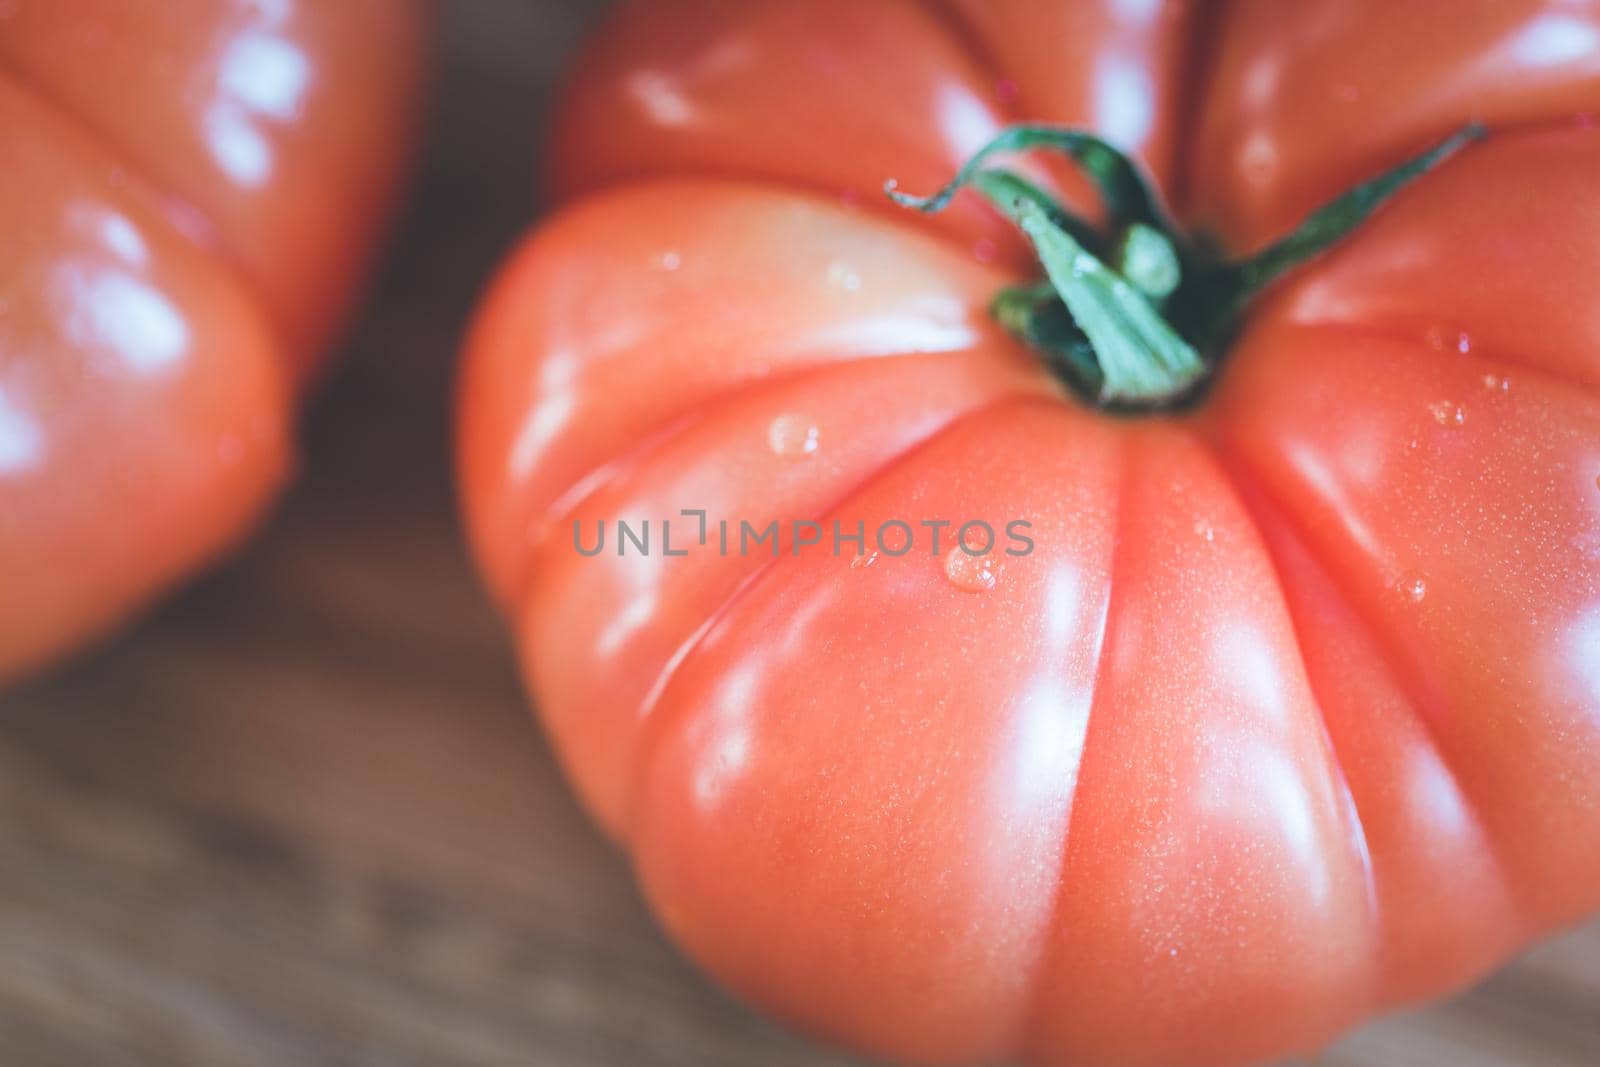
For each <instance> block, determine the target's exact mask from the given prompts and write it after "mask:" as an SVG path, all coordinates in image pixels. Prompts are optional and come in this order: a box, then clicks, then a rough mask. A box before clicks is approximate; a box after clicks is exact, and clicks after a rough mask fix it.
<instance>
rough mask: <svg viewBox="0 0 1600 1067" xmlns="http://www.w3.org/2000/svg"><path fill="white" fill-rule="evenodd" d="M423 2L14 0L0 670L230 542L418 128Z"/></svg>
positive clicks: (0, 434)
mask: <svg viewBox="0 0 1600 1067" xmlns="http://www.w3.org/2000/svg"><path fill="white" fill-rule="evenodd" d="M423 16H424V9H423V5H422V3H420V2H418V0H348V2H344V0H341V2H340V3H310V2H306V0H264V2H250V3H243V2H237V0H163V2H162V3H159V4H143V3H128V2H126V0H72V2H70V3H64V2H61V0H7V2H5V3H3V4H0V161H3V163H0V679H4V678H7V677H10V676H13V675H15V674H17V673H19V672H21V671H24V670H27V669H30V668H33V667H37V666H39V665H41V664H43V663H45V662H48V661H49V660H51V659H53V658H54V657H56V656H58V655H60V654H62V653H63V652H65V651H67V650H68V649H70V648H71V647H73V646H74V645H76V644H78V643H81V642H82V641H84V640H86V639H88V638H91V637H93V636H95V635H96V634H98V633H100V632H102V631H103V630H105V629H107V628H108V627H110V626H111V625H113V624H115V623H116V622H118V621H120V620H121V619H123V618H125V617H126V616H127V615H129V614H130V613H131V612H133V611H135V610H136V609H138V608H139V607H140V606H142V605H143V604H144V603H146V602H147V601H148V600H150V599H151V598H152V597H153V596H155V595H156V594H157V593H159V592H160V591H161V590H162V589H164V588H165V587H166V586H168V585H169V584H170V583H172V582H173V581H174V580H176V579H177V578H178V577H180V576H182V575H183V574H185V573H187V572H189V571H192V570H193V569H195V568H196V567H198V566H200V565H201V564H203V563H204V562H206V561H207V560H208V559H209V558H211V557H213V556H215V555H217V554H218V553H220V552H221V551H223V550H224V549H225V548H227V547H228V546H229V545H230V544H232V543H233V542H235V541H237V540H238V539H239V538H240V537H241V536H242V535H243V534H244V533H245V532H246V531H247V530H248V529H249V528H250V526H251V525H252V524H253V523H254V521H255V519H256V518H257V516H258V515H259V514H260V512H261V511H262V509H263V508H264V506H265V505H266V504H267V503H268V502H269V501H270V500H271V498H272V497H273V496H274V495H275V492H276V490H277V488H278V487H279V485H280V484H281V482H282V481H283V480H284V478H285V476H286V474H287V473H288V470H289V468H290V466H291V455H292V451H293V449H292V442H291V436H292V435H291V427H292V423H293V414H294V408H295V406H296V397H297V396H298V395H299V393H300V392H301V391H302V389H303V386H304V385H305V383H306V382H307V381H308V380H309V379H310V378H311V377H312V376H313V375H314V374H315V373H316V368H317V365H318V363H319V361H320V359H321V357H322V354H323V353H324V352H325V351H326V349H327V346H328V342H329V340H330V338H331V335H332V333H333V332H334V331H335V330H336V329H337V326H338V324H339V320H340V319H341V317H342V316H343V314H344V313H345V311H346V310H347V308H348V307H349V304H350V302H351V297H352V295H353V292H354V290H355V288H356V285H357V283H358V282H359V279H360V277H361V275H362V273H363V267H364V265H365V261H366V258H367V255H368V253H369V251H370V250H371V247H372V245H373V244H374V240H375V238H376V236H377V231H378V229H379V226H380V223H381V222H382V220H383V219H384V217H385V216H386V215H387V214H388V211H389V208H390V206H391V203H392V201H393V199H394V196H395V193H396V192H397V191H398V185H399V182H398V178H399V176H400V174H401V173H402V172H403V170H404V167H403V163H404V159H405V156H406V154H407V152H408V149H409V146H410V142H411V140H412V133H413V125H414V119H415V112H416V106H415V105H416V103H417V97H418V92H417V90H418V86H419V80H420V77H421V61H422V51H423V47H424V41H423V29H424V17H423Z"/></svg>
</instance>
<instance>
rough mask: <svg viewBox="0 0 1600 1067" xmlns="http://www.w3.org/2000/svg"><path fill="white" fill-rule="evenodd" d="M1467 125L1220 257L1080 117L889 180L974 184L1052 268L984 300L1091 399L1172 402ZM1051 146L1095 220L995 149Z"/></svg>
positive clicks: (1133, 408) (1001, 137)
mask: <svg viewBox="0 0 1600 1067" xmlns="http://www.w3.org/2000/svg"><path fill="white" fill-rule="evenodd" d="M1484 134H1485V131H1484V129H1483V127H1482V126H1479V125H1477V124H1472V125H1469V126H1466V127H1464V128H1463V129H1461V130H1459V131H1457V132H1456V133H1454V134H1452V135H1451V136H1450V137H1447V138H1446V139H1444V140H1443V141H1441V142H1439V143H1438V144H1436V145H1434V146H1433V147H1432V148H1430V149H1428V150H1427V151H1425V152H1422V153H1421V154H1419V155H1417V156H1414V157H1413V158H1411V159H1409V160H1407V161H1406V162H1404V163H1401V164H1400V165H1398V166H1396V167H1394V168H1393V169H1391V170H1389V171H1386V172H1385V173H1383V174H1380V175H1379V176H1377V177H1376V178H1373V179H1371V180H1369V181H1367V182H1364V183H1362V184H1360V185H1357V186H1355V187H1354V188H1352V189H1350V190H1349V191H1347V192H1345V193H1344V194H1343V195H1341V196H1338V197H1336V198H1335V199H1333V200H1331V201H1329V202H1328V203H1327V204H1325V205H1323V206H1322V207H1321V208H1319V209H1318V210H1316V211H1314V212H1312V213H1311V214H1310V215H1309V216H1307V218H1306V219H1305V220H1304V221H1303V222H1302V223H1301V224H1300V225H1299V226H1298V227H1296V228H1295V229H1294V230H1293V231H1292V232H1291V233H1289V234H1288V235H1287V236H1285V237H1283V238H1281V239H1279V240H1278V241H1276V242H1274V243H1273V244H1271V245H1269V246H1267V247H1266V248H1264V249H1262V250H1261V251H1260V252H1258V253H1256V254H1255V255H1253V256H1249V257H1247V258H1243V259H1228V258H1226V257H1224V256H1223V255H1222V254H1221V253H1220V252H1219V251H1218V250H1217V249H1216V248H1215V247H1214V246H1213V245H1212V244H1211V243H1209V242H1207V241H1205V240H1202V239H1197V238H1195V237H1193V236H1192V235H1189V234H1186V233H1185V232H1184V231H1182V230H1181V229H1179V227H1178V226H1177V225H1176V224H1175V223H1174V222H1173V221H1172V219H1171V217H1170V216H1169V215H1168V214H1167V212H1166V210H1165V209H1164V207H1163V206H1162V204H1161V200H1160V197H1159V194H1158V193H1157V191H1156V188H1155V186H1154V184H1153V183H1152V182H1151V181H1150V180H1149V179H1148V178H1147V177H1146V175H1145V174H1144V172H1143V170H1142V169H1141V168H1140V166H1139V164H1138V163H1137V162H1136V161H1135V160H1133V159H1131V158H1129V157H1128V156H1127V155H1126V154H1124V153H1123V152H1122V151H1120V150H1119V149H1117V148H1115V147H1113V146H1112V145H1110V144H1108V143H1107V142H1106V141H1104V140H1102V139H1101V138H1099V137H1097V136H1095V135H1094V134H1092V133H1088V132H1086V131H1083V130H1075V129H1071V128H1066V127H1058V126H1042V125H1033V124H1022V125H1015V126H1009V127H1007V128H1006V129H1004V130H1002V131H1001V132H1000V133H999V134H998V135H997V136H996V137H995V138H994V139H993V140H991V141H990V142H989V143H988V144H987V145H985V146H984V147H983V148H982V149H980V150H979V151H978V152H977V153H976V154H975V155H973V157H972V158H971V159H970V160H968V161H967V163H966V164H965V165H964V166H963V167H962V168H961V170H960V171H958V172H957V174H956V176H955V177H954V178H953V179H951V181H950V182H949V183H948V184H947V185H945V186H944V188H942V189H940V190H939V191H938V192H936V193H934V194H933V195H932V196H927V197H918V196H911V195H908V194H906V193H903V192H900V191H898V189H897V188H896V184H895V182H893V181H890V182H888V183H886V185H885V187H884V191H885V192H886V193H887V194H888V196H889V197H890V198H891V199H892V200H893V201H894V202H895V203H897V204H899V205H901V206H902V207H907V208H911V209H913V210H916V211H921V212H924V213H928V214H936V213H937V212H940V211H942V210H944V208H945V207H947V206H948V205H949V203H950V201H951V200H952V199H953V198H954V197H955V195H956V194H957V193H958V192H960V191H961V190H962V189H963V188H966V187H969V186H970V187H971V188H972V189H973V190H974V191H976V192H977V193H979V194H980V195H982V196H983V197H984V198H985V199H986V200H988V201H989V202H990V203H991V204H993V205H994V207H995V208H996V209H997V210H998V211H1000V212H1001V214H1003V215H1005V216H1006V217H1007V218H1008V219H1010V220H1011V221H1012V222H1013V223H1014V224H1015V225H1016V226H1017V228H1018V229H1020V230H1021V231H1022V233H1023V234H1024V236H1026V237H1027V238H1028V241H1029V243H1030V244H1032V245H1033V248H1034V251H1035V253H1036V254H1037V255H1038V257H1039V262H1040V265H1041V266H1042V267H1043V270H1044V279H1043V280H1041V281H1039V282H1036V283H1033V284H1029V285H1021V286H1013V287H1009V288H1006V289H1004V290H1002V291H1001V292H1000V293H999V294H997V295H996V297H995V299H994V302H993V303H992V304H991V306H990V312H991V313H992V314H993V315H994V317H995V319H996V320H997V321H998V322H999V323H1000V324H1001V325H1002V326H1004V327H1005V328H1006V330H1007V331H1008V332H1009V333H1011V334H1012V335H1013V336H1015V337H1017V338H1018V339H1019V340H1021V341H1023V342H1024V343H1026V344H1027V345H1029V346H1030V347H1031V348H1033V349H1034V350H1035V351H1036V352H1038V353H1039V355H1040V357H1041V358H1042V359H1043V360H1044V361H1045V363H1046V364H1047V365H1048V366H1049V367H1050V368H1051V370H1052V371H1054V372H1055V374H1056V375H1057V376H1058V377H1060V378H1061V379H1062V380H1063V381H1065V382H1066V383H1067V384H1068V385H1069V386H1071V387H1072V388H1073V389H1074V390H1075V391H1076V392H1077V393H1078V394H1079V395H1080V396H1082V397H1083V398H1084V400H1085V401H1086V402H1088V403H1090V404H1092V405H1093V406H1095V407H1098V408H1101V409H1105V410H1110V411H1118V412H1125V413H1138V412H1155V411H1167V410H1172V409H1174V408H1178V407H1181V406H1183V405H1184V404H1186V403H1188V402H1190V401H1192V400H1193V399H1194V398H1195V397H1197V396H1198V395H1200V393H1201V392H1203V390H1204V387H1205V384H1206V383H1207V382H1208V381H1209V380H1210V379H1211V377H1212V376H1213V375H1214V374H1215V372H1216V369H1217V367H1218V365H1219V363H1220V361H1221V359H1222V356H1223V354H1224V352H1225V350H1226V347H1227V344H1228V341H1229V340H1230V339H1231V338H1232V336H1233V334H1234V332H1235V330H1236V329H1237V327H1238V324H1239V321H1240V319H1241V317H1242V316H1243V314H1244V312H1245V310H1246V308H1247V307H1248V306H1249V304H1250V302H1251V301H1252V300H1253V299H1254V298H1255V297H1256V296H1258V295H1259V294H1260V293H1262V292H1263V291H1264V290H1265V289H1267V288H1268V287H1269V286H1270V285H1271V284H1272V283H1273V282H1275V281H1277V280H1278V279H1279V278H1281V277H1283V275H1285V274H1286V273H1288V272H1289V271H1291V270H1293V269H1295V268H1297V267H1299V266H1301V265H1303V264H1304V263H1306V262H1307V261H1309V260H1311V259H1313V258H1315V257H1316V256H1318V255H1320V254H1321V253H1322V252H1324V251H1326V250H1327V249H1329V248H1330V247H1332V246H1333V245H1334V244H1336V243H1338V242H1339V241H1340V240H1342V239H1343V238H1344V237H1346V236H1347V235H1348V234H1350V233H1351V232H1352V231H1353V230H1354V229H1355V228H1356V227H1358V226H1360V225H1361V223H1362V222H1364V221H1365V220H1366V219H1367V218H1368V216H1370V215H1371V214H1372V213H1373V212H1374V211H1376V210H1377V209H1378V208H1379V207H1381V206H1382V205H1383V204H1384V203H1386V202H1387V201H1388V200H1389V199H1390V198H1391V197H1393V196H1394V195H1395V194H1396V193H1397V192H1399V191H1400V189H1402V188H1403V187H1404V186H1406V185H1407V184H1409V183H1410V182H1411V181H1413V180H1415V179H1416V178H1418V177H1420V176H1421V175H1423V174H1425V173H1427V172H1428V171H1430V170H1432V169H1433V168H1434V167H1437V166H1438V165H1439V164H1441V163H1443V162H1444V161H1445V160H1446V159H1448V158H1450V157H1451V156H1452V155H1454V154H1455V153H1457V152H1458V151H1460V150H1461V149H1462V148H1464V147H1465V146H1466V145H1467V144H1469V143H1471V142H1472V141H1475V140H1478V139H1479V138H1481V137H1483V136H1484ZM1033 149H1048V150H1052V151H1056V152H1060V153H1062V154H1064V155H1066V156H1067V157H1068V158H1069V159H1071V160H1072V161H1073V162H1074V163H1075V164H1076V165H1077V166H1078V167H1079V168H1080V169H1082V170H1083V172H1084V173H1085V174H1086V175H1087V176H1088V177H1089V178H1090V180H1091V181H1092V182H1093V183H1094V185H1095V187H1096V189H1097V190H1098V192H1099V194H1100V198H1101V200H1102V201H1103V203H1104V205H1105V209H1106V216H1107V219H1108V225H1107V227H1106V229H1105V230H1103V231H1102V230H1099V229H1097V228H1095V227H1094V226H1092V225H1090V224H1089V223H1088V222H1087V221H1085V220H1084V219H1082V218H1080V217H1078V216H1076V215H1074V214H1072V213H1071V212H1069V211H1067V210H1066V209H1065V208H1064V207H1063V206H1062V205H1061V204H1060V203H1059V202H1057V201H1056V200H1055V198H1054V197H1052V196H1051V195H1050V194H1049V193H1048V192H1046V191H1045V190H1044V189H1042V188H1040V187H1039V186H1038V185H1037V184H1035V183H1033V182H1031V181H1029V180H1028V179H1027V178H1024V177H1023V176H1021V175H1020V174H1017V173H1016V172H1015V171H1012V170H1008V169H1006V168H1005V167H1003V166H991V165H990V160H991V159H993V158H994V157H995V156H997V155H1002V154H1013V153H1018V152H1025V151H1029V150H1033Z"/></svg>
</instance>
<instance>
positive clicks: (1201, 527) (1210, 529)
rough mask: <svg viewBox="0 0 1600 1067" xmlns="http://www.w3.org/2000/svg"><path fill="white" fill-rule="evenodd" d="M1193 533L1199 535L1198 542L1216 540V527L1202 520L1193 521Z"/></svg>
mask: <svg viewBox="0 0 1600 1067" xmlns="http://www.w3.org/2000/svg"><path fill="white" fill-rule="evenodd" d="M1194 532H1195V533H1197V534H1199V535H1200V540H1202V541H1215V540H1216V539H1217V530H1216V527H1214V526H1212V525H1211V524H1210V523H1209V522H1207V521H1206V520H1204V519H1196V520H1195V523H1194Z"/></svg>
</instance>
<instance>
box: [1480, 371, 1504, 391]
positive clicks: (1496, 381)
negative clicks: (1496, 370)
mask: <svg viewBox="0 0 1600 1067" xmlns="http://www.w3.org/2000/svg"><path fill="white" fill-rule="evenodd" d="M1483 387H1484V388H1485V389H1487V390H1489V392H1491V393H1509V392H1511V379H1510V378H1507V377H1505V376H1504V375H1501V374H1485V375H1484V376H1483Z"/></svg>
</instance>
